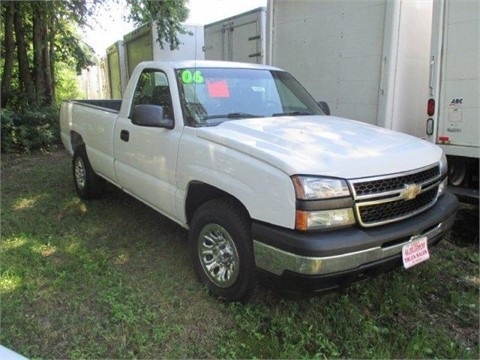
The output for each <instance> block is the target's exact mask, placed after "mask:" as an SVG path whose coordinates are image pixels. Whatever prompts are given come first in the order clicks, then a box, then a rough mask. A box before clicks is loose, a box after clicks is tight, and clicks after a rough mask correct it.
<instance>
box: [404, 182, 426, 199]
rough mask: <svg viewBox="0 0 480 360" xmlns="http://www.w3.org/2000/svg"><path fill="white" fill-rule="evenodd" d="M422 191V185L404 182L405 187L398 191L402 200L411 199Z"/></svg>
mask: <svg viewBox="0 0 480 360" xmlns="http://www.w3.org/2000/svg"><path fill="white" fill-rule="evenodd" d="M421 192H422V187H421V186H420V185H416V184H405V188H404V189H403V190H402V192H401V193H400V197H401V198H402V199H404V200H412V199H415V198H416V197H417V195H418V194H420V193H421Z"/></svg>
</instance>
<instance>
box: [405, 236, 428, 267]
mask: <svg viewBox="0 0 480 360" xmlns="http://www.w3.org/2000/svg"><path fill="white" fill-rule="evenodd" d="M402 258H403V266H404V267H405V269H408V268H410V267H412V266H415V265H417V264H420V263H421V262H423V261H425V260H428V259H429V258H430V253H429V252H428V238H427V237H426V236H424V237H421V238H419V239H418V240H415V241H412V242H409V243H408V244H406V245H404V246H403V248H402Z"/></svg>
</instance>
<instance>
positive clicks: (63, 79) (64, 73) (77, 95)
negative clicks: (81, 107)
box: [55, 62, 84, 108]
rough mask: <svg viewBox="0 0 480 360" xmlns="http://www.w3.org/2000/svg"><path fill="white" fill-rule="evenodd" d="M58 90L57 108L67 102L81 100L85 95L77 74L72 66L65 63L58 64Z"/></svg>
mask: <svg viewBox="0 0 480 360" xmlns="http://www.w3.org/2000/svg"><path fill="white" fill-rule="evenodd" d="M56 77H57V81H58V83H57V88H56V99H55V102H56V106H57V107H58V108H60V105H61V104H62V102H63V101H65V100H71V99H81V98H83V97H84V94H82V92H81V91H80V89H79V85H78V79H77V73H76V71H75V70H73V69H72V67H71V66H69V65H68V64H65V63H60V62H59V63H57V71H56Z"/></svg>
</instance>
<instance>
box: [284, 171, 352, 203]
mask: <svg viewBox="0 0 480 360" xmlns="http://www.w3.org/2000/svg"><path fill="white" fill-rule="evenodd" d="M292 180H293V186H294V187H295V194H296V195H297V199H300V200H320V199H331V198H336V197H344V196H350V191H349V190H348V186H347V183H346V182H345V181H344V180H341V179H331V178H320V177H311V176H293V177H292Z"/></svg>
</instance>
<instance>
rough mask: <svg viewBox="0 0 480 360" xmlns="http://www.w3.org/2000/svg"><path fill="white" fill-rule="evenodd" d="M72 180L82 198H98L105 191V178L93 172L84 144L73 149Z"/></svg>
mask: <svg viewBox="0 0 480 360" xmlns="http://www.w3.org/2000/svg"><path fill="white" fill-rule="evenodd" d="M72 171H73V181H74V183H75V188H76V189H77V193H78V196H80V197H81V198H82V199H86V200H90V199H98V198H100V197H101V196H102V195H103V193H104V192H105V180H104V179H102V178H101V177H100V176H98V175H97V174H95V173H94V171H93V169H92V166H91V165H90V161H88V156H87V151H86V149H85V145H82V146H79V147H77V148H76V149H75V152H74V153H73V158H72Z"/></svg>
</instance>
